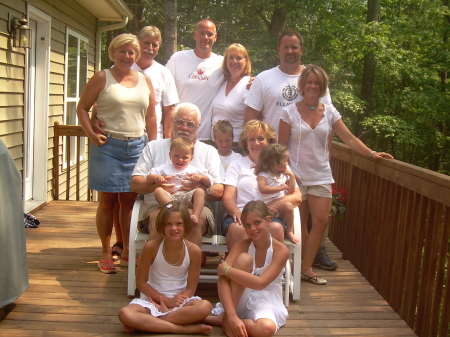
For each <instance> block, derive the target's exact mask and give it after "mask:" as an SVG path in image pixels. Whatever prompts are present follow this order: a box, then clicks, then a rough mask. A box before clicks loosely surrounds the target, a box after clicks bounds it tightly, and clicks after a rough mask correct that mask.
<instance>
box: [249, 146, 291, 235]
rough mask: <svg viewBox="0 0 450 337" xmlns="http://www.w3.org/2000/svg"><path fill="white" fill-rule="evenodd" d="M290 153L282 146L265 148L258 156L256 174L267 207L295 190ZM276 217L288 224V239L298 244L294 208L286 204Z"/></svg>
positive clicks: (289, 203)
mask: <svg viewBox="0 0 450 337" xmlns="http://www.w3.org/2000/svg"><path fill="white" fill-rule="evenodd" d="M288 164H289V151H288V149H287V147H286V146H284V145H281V144H269V145H267V146H265V147H264V148H263V149H262V150H261V153H260V154H259V156H258V161H257V163H256V166H255V174H256V176H257V178H256V180H257V181H258V189H259V193H260V194H261V195H260V200H262V201H264V203H265V204H266V205H267V204H268V203H269V202H271V201H272V200H275V199H278V198H282V197H284V196H285V195H287V194H292V193H293V192H294V190H295V186H296V182H295V175H294V173H293V172H292V171H291V170H290V169H289V166H288ZM274 216H275V217H279V218H281V219H282V220H283V221H284V222H285V223H286V237H287V238H288V239H289V240H291V241H292V242H293V243H295V244H297V243H298V242H299V239H298V238H297V237H296V236H295V235H294V231H293V229H294V206H293V205H292V203H291V202H285V203H283V204H282V206H281V207H280V209H279V213H277V214H274Z"/></svg>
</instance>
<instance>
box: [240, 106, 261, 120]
mask: <svg viewBox="0 0 450 337" xmlns="http://www.w3.org/2000/svg"><path fill="white" fill-rule="evenodd" d="M261 117H262V115H261V111H258V110H256V109H253V108H250V107H249V106H248V105H247V106H246V107H245V117H244V125H245V123H247V122H248V121H251V120H252V119H259V120H262V118H261Z"/></svg>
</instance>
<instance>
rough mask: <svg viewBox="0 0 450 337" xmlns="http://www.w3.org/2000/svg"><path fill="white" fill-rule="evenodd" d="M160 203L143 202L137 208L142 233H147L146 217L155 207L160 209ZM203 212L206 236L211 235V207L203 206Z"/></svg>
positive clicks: (212, 220)
mask: <svg viewBox="0 0 450 337" xmlns="http://www.w3.org/2000/svg"><path fill="white" fill-rule="evenodd" d="M160 208H161V205H159V204H153V205H146V204H143V205H142V206H141V208H140V210H139V221H138V230H139V231H140V232H142V233H148V227H147V226H148V218H149V217H150V214H152V212H153V211H154V210H156V209H160ZM203 212H204V213H205V215H206V220H208V224H209V226H208V233H207V235H208V236H212V235H213V234H214V226H215V223H214V215H213V213H212V211H211V209H210V208H209V207H208V206H203Z"/></svg>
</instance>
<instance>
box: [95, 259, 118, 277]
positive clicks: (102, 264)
mask: <svg viewBox="0 0 450 337" xmlns="http://www.w3.org/2000/svg"><path fill="white" fill-rule="evenodd" d="M98 268H99V269H100V271H101V272H102V273H105V274H114V273H117V270H116V267H115V266H114V262H113V261H112V260H100V261H98Z"/></svg>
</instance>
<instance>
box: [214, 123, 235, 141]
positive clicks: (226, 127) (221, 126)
mask: <svg viewBox="0 0 450 337" xmlns="http://www.w3.org/2000/svg"><path fill="white" fill-rule="evenodd" d="M216 132H222V133H230V132H231V137H232V138H234V132H233V125H231V123H230V122H229V121H227V120H226V119H221V120H219V121H217V123H216V124H214V126H213V135H214V137H215V136H216Z"/></svg>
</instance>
